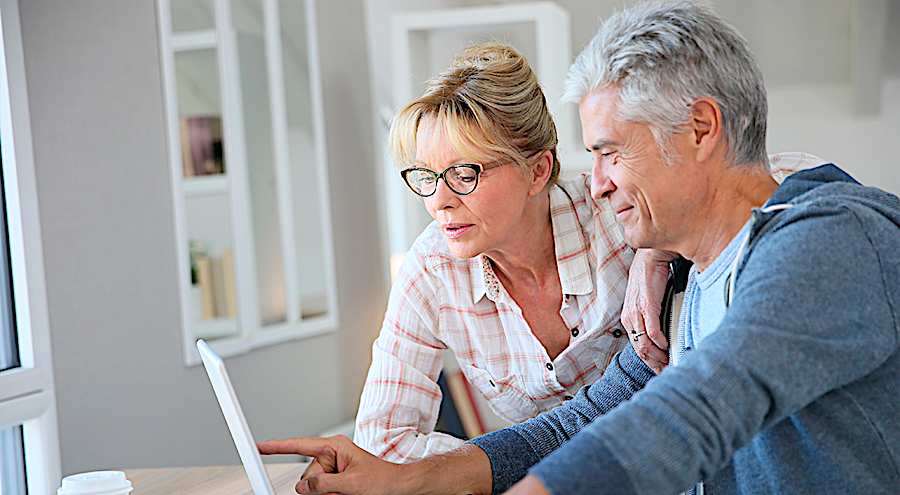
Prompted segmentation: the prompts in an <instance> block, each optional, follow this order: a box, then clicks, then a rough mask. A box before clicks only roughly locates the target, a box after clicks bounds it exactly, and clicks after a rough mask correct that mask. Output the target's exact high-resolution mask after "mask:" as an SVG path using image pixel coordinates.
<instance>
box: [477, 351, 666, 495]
mask: <svg viewBox="0 0 900 495" xmlns="http://www.w3.org/2000/svg"><path fill="white" fill-rule="evenodd" d="M653 376H654V374H653V371H652V370H650V368H648V367H647V365H645V364H644V362H643V361H641V360H640V358H638V356H637V354H636V353H635V352H634V349H633V348H632V347H631V346H627V347H626V348H625V349H624V350H623V351H622V352H620V353H619V354H617V355H616V357H615V358H614V359H613V361H612V363H610V366H609V367H608V368H607V369H606V373H604V375H603V377H602V378H600V379H599V380H598V381H597V382H595V383H594V384H592V385H587V386H585V387H582V388H581V390H579V391H578V394H576V395H575V398H574V399H572V400H570V401H567V402H566V403H565V404H563V405H561V406H559V407H557V408H555V409H553V410H551V411H547V412H545V413H544V414H541V415H539V416H537V417H535V418H532V419H530V420H528V421H526V422H524V423H520V424H517V425H513V426H510V427H508V428H505V429H502V430H498V431H495V432H492V433H488V434H486V435H483V436H480V437H478V438H475V439H473V440H471V443H473V444H475V445H477V446H478V447H479V448H481V450H483V451H484V452H485V453H486V454H487V456H488V459H490V461H491V472H492V476H493V491H494V493H503V492H504V491H505V490H507V489H508V488H509V487H510V486H512V485H513V484H514V483H516V482H517V481H519V480H520V479H521V478H523V477H524V476H525V475H526V474H527V472H528V468H530V467H531V466H533V465H534V464H536V463H537V462H538V461H540V460H541V459H542V458H544V457H545V456H547V455H549V454H550V453H551V452H553V451H554V450H556V449H558V448H559V447H560V446H561V445H563V444H564V443H565V442H566V441H568V440H569V439H571V438H572V437H573V436H574V435H575V434H576V433H578V432H579V431H580V430H581V429H582V428H584V427H585V426H587V425H588V424H590V423H591V422H592V421H593V420H595V419H596V418H598V417H599V416H601V415H602V414H605V413H606V412H608V411H610V410H611V409H613V408H614V407H616V406H617V405H618V404H620V403H622V402H624V401H626V400H628V399H629V398H630V397H631V396H632V395H633V394H634V393H635V392H637V391H638V390H640V389H641V388H642V387H643V386H644V385H645V384H646V383H647V382H648V381H650V379H651V378H653ZM573 493H574V492H573Z"/></svg>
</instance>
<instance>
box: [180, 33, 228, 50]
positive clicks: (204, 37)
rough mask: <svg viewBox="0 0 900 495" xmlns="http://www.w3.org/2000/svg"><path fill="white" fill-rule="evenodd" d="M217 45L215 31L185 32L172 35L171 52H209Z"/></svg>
mask: <svg viewBox="0 0 900 495" xmlns="http://www.w3.org/2000/svg"><path fill="white" fill-rule="evenodd" d="M216 44H217V38H216V31H215V30H213V29H206V30H203V31H185V32H182V33H175V34H173V35H172V51H174V52H186V51H190V50H209V49H210V48H215V47H216Z"/></svg>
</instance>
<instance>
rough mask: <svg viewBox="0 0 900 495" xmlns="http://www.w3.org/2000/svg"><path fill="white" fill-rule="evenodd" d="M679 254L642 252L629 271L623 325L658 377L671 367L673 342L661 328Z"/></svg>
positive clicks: (642, 356) (640, 353) (650, 250)
mask: <svg viewBox="0 0 900 495" xmlns="http://www.w3.org/2000/svg"><path fill="white" fill-rule="evenodd" d="M673 259H675V255H674V254H672V253H668V252H665V251H657V250H653V249H638V250H637V253H635V255H634V261H632V262H631V268H630V269H629V271H628V287H627V288H626V289H625V303H624V305H623V306H622V325H624V326H625V330H627V331H628V336H629V338H630V339H631V345H632V346H633V347H634V350H635V351H636V352H637V355H638V356H640V358H641V359H642V360H643V361H644V362H645V363H647V366H649V367H650V368H652V369H653V371H655V372H656V373H657V374H659V373H661V372H662V370H663V368H665V367H666V365H667V364H669V355H668V353H667V352H666V350H667V349H668V348H669V343H668V342H667V341H666V337H665V335H663V333H662V329H661V328H660V325H659V315H660V312H661V311H662V299H663V296H664V295H665V292H666V280H667V278H668V274H669V265H668V263H669V261H672V260H673Z"/></svg>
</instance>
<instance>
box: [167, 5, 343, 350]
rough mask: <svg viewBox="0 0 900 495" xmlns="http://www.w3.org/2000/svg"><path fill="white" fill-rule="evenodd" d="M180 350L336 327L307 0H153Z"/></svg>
mask: <svg viewBox="0 0 900 495" xmlns="http://www.w3.org/2000/svg"><path fill="white" fill-rule="evenodd" d="M157 5H158V10H159V16H158V17H159V30H160V48H161V50H160V53H161V57H162V66H163V76H164V88H163V89H164V94H165V100H166V121H167V132H168V141H169V143H168V144H169V158H170V159H169V161H170V168H171V177H172V186H173V187H172V191H173V193H172V195H173V197H172V201H173V211H174V215H175V225H176V246H175V248H176V250H177V252H178V290H179V297H180V299H181V307H182V326H183V335H184V339H183V352H184V358H185V363H186V364H187V365H188V366H192V365H197V364H199V363H200V359H199V356H198V355H197V353H196V349H195V346H194V341H195V340H196V339H198V338H204V339H207V340H208V341H210V344H211V345H212V346H213V348H215V349H216V351H217V352H219V353H221V354H222V355H224V356H232V355H236V354H242V353H246V352H249V351H251V350H252V349H254V348H257V347H261V346H266V345H273V344H277V343H279V342H284V341H286V340H291V339H298V338H305V337H309V336H312V335H319V334H322V333H325V332H330V331H333V330H334V329H335V328H336V327H337V321H338V320H337V318H338V314H337V306H336V290H335V274H334V259H333V254H332V253H333V240H332V226H331V219H330V198H329V191H328V175H327V174H328V169H327V167H326V157H325V137H324V134H323V132H324V131H323V129H324V121H323V115H322V108H321V105H322V104H321V101H322V99H321V81H320V71H319V65H318V47H317V42H316V40H317V36H316V32H315V22H314V20H315V4H314V1H313V0H300V1H298V0H255V1H245V0H158V1H157Z"/></svg>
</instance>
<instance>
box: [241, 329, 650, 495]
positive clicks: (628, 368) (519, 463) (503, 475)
mask: <svg viewBox="0 0 900 495" xmlns="http://www.w3.org/2000/svg"><path fill="white" fill-rule="evenodd" d="M653 376H655V375H654V374H653V371H652V370H651V369H650V368H648V367H647V365H646V364H644V362H643V361H641V360H640V358H638V356H637V354H635V352H634V349H632V348H631V346H628V347H627V348H626V349H625V350H623V351H622V352H620V353H619V354H618V355H616V357H615V359H614V360H613V362H612V363H611V364H610V366H609V367H608V368H607V370H606V373H605V374H604V375H603V377H602V378H601V379H600V380H598V381H597V382H595V383H594V384H593V385H590V386H587V387H584V388H582V389H581V390H580V391H579V392H578V395H577V396H576V397H575V398H574V399H572V400H570V401H568V402H566V403H565V404H563V405H561V406H560V407H558V408H556V409H554V410H552V411H548V412H546V413H544V414H542V415H540V416H538V417H536V418H533V419H531V420H529V421H527V422H525V423H522V424H519V425H514V426H511V427H508V428H505V429H503V430H500V431H496V432H493V433H489V434H487V435H484V436H481V437H479V438H476V439H474V440H472V441H471V443H470V444H467V445H463V446H462V447H460V448H458V449H456V450H453V451H452V452H448V453H446V454H440V455H434V456H430V457H426V458H425V459H422V460H420V461H417V462H413V463H410V464H393V463H390V462H386V461H383V460H381V459H378V458H377V457H375V456H373V455H372V454H369V453H368V452H366V451H364V450H362V449H360V448H359V447H357V446H356V445H354V444H353V442H351V441H350V440H349V439H348V438H346V437H333V438H324V439H323V438H295V439H289V440H274V441H268V442H260V444H259V450H260V452H261V453H263V454H301V455H306V456H311V457H315V458H316V463H315V464H314V465H313V467H312V468H311V469H310V470H309V471H308V472H307V473H305V474H304V475H303V478H302V479H301V481H300V482H299V483H298V484H297V493H301V494H311V495H316V494H320V493H321V494H325V493H333V492H336V493H346V494H352V495H356V494H360V495H362V494H365V495H381V494H391V495H402V494H415V495H419V494H435V495H437V494H455V493H470V494H485V495H486V494H489V493H502V492H503V491H505V490H506V489H508V488H509V487H510V486H511V485H512V484H513V483H515V482H516V481H518V480H519V479H521V478H522V477H523V476H524V475H525V473H526V472H527V470H528V468H529V467H530V466H532V465H534V464H535V463H537V462H538V461H540V459H541V458H542V457H544V456H546V455H547V454H548V453H550V452H552V451H553V450H554V449H556V448H558V447H559V446H560V445H562V444H563V442H565V441H566V440H568V439H569V438H571V437H572V436H573V435H575V433H577V432H578V431H579V430H580V429H581V428H583V427H585V426H586V425H588V424H590V422H591V421H592V420H593V419H594V418H596V417H598V416H599V415H601V414H604V413H605V412H607V411H609V410H610V409H612V408H614V407H615V406H616V405H617V404H618V403H620V402H622V401H625V400H627V399H628V398H629V397H631V396H632V395H633V394H634V393H635V392H636V391H638V390H640V388H641V387H643V386H644V384H646V383H647V381H649V380H650V379H651V378H652V377H653Z"/></svg>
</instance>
